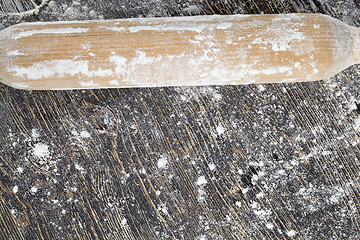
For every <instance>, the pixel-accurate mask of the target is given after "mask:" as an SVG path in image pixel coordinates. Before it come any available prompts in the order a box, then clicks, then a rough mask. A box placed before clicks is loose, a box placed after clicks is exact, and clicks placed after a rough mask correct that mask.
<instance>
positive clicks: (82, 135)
mask: <svg viewBox="0 0 360 240" xmlns="http://www.w3.org/2000/svg"><path fill="white" fill-rule="evenodd" d="M80 136H81V137H83V138H88V137H90V136H91V135H90V133H89V132H87V131H85V130H84V131H81V132H80Z"/></svg>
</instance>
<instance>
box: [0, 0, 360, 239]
mask: <svg viewBox="0 0 360 240" xmlns="http://www.w3.org/2000/svg"><path fill="white" fill-rule="evenodd" d="M322 2H323V3H322ZM327 2H329V3H327ZM66 3H67V6H62V5H64V4H65V1H63V2H61V1H60V0H57V1H55V2H51V3H50V5H49V6H48V7H44V8H42V9H40V11H39V14H32V15H28V16H25V17H23V18H19V17H18V16H16V15H12V16H3V17H2V23H3V25H4V26H8V25H10V24H13V23H16V22H19V21H35V20H41V21H49V20H71V19H73V18H80V19H88V18H119V17H137V16H175V15H186V14H214V13H216V14H233V13H245V14H253V13H288V12H318V13H324V14H328V15H331V16H334V17H337V18H338V19H341V20H343V21H346V22H348V23H350V24H352V25H354V26H360V23H359V18H358V16H359V15H358V14H359V12H360V10H359V6H358V5H357V4H358V1H350V0H347V1H342V3H341V4H338V5H336V4H335V3H331V2H330V1H311V0H309V1H291V0H289V1H287V0H281V1H280V0H274V1H271V2H270V1H261V0H258V1H235V0H228V1H226V2H225V1H222V0H221V1H210V0H208V1H202V2H200V1H193V2H191V3H190V2H188V1H184V2H182V1H168V0H162V1H143V2H141V1H134V0H133V1H119V2H118V3H115V1H105V0H102V1H88V3H87V6H86V7H84V5H80V6H79V5H78V4H76V2H75V4H71V2H69V1H67V2H66ZM69 9H70V10H69ZM72 12H73V14H72ZM359 79H360V74H359V69H358V68H357V66H353V67H351V68H349V69H347V70H345V71H344V72H342V73H339V74H338V75H336V76H334V77H333V78H331V79H327V80H323V81H318V82H310V83H293V84H266V85H247V86H209V87H171V88H140V89H103V90H81V91H23V90H16V89H12V88H10V87H7V86H5V85H2V86H1V88H0V121H1V125H0V152H1V154H0V239H144V240H147V239H359V238H360V234H359V230H360V226H359V224H360V216H359V211H360V204H359V201H360V194H359V173H360V162H359V156H360V154H359V131H360V116H359V115H360V96H359V88H360V83H359Z"/></svg>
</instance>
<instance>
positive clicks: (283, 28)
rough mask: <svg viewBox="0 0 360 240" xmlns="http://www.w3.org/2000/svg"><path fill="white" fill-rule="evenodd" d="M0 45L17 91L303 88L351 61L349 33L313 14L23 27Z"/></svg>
mask: <svg viewBox="0 0 360 240" xmlns="http://www.w3.org/2000/svg"><path fill="white" fill-rule="evenodd" d="M0 41H1V42H2V45H1V47H0V49H1V53H0V55H3V56H1V57H2V60H0V61H1V66H0V70H1V71H0V77H1V78H2V79H3V80H4V83H6V84H9V85H11V86H13V87H17V88H26V89H76V88H77V89H78V88H105V87H140V86H142V87H151V86H182V85H187V86H190V85H192V86H194V85H223V84H250V83H267V82H292V81H310V80H320V79H324V78H327V77H330V76H333V75H334V74H336V73H337V72H339V71H341V70H343V69H345V68H347V67H349V66H351V65H352V64H355V63H358V62H359V61H358V60H359V59H358V52H359V49H358V46H359V36H358V29H357V28H354V27H351V26H348V25H346V24H344V23H342V22H340V21H338V20H336V19H333V18H330V17H328V16H325V15H317V14H285V15H233V16H216V15H215V16H193V17H174V18H152V19H146V18H143V19H141V18H140V19H124V20H107V21H104V20H102V21H76V22H55V23H27V24H20V25H16V26H13V27H10V28H8V29H6V30H4V31H3V32H2V33H1V38H0Z"/></svg>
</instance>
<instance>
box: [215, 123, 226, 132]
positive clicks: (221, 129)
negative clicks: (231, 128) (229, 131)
mask: <svg viewBox="0 0 360 240" xmlns="http://www.w3.org/2000/svg"><path fill="white" fill-rule="evenodd" d="M216 131H217V133H218V135H221V134H223V133H225V128H224V127H223V126H222V125H221V124H220V125H219V126H217V128H216Z"/></svg>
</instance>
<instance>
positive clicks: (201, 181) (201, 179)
mask: <svg viewBox="0 0 360 240" xmlns="http://www.w3.org/2000/svg"><path fill="white" fill-rule="evenodd" d="M196 184H197V185H199V186H201V185H204V184H207V180H206V178H205V177H204V176H200V177H199V178H198V180H197V181H196Z"/></svg>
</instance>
